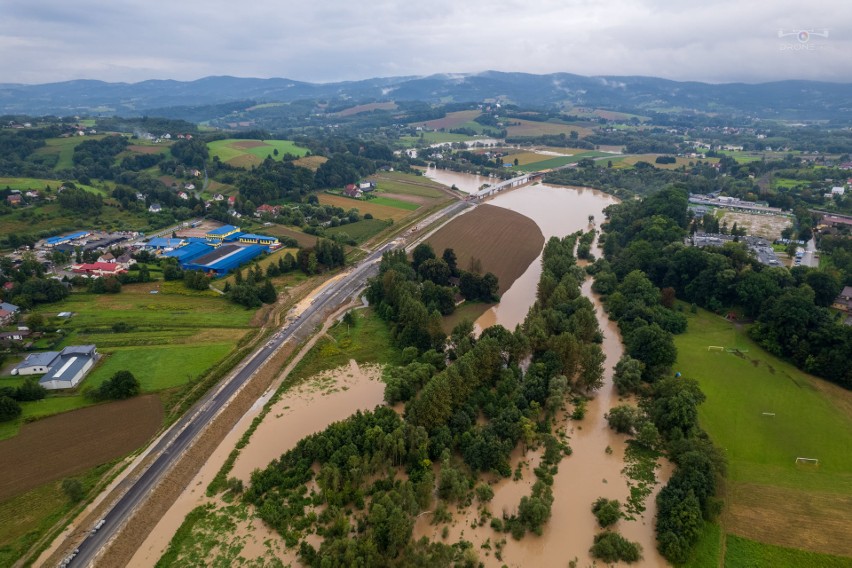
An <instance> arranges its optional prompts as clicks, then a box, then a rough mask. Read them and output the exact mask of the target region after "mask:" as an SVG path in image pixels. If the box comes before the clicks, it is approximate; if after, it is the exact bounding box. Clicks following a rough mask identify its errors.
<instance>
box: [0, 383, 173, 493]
mask: <svg viewBox="0 0 852 568" xmlns="http://www.w3.org/2000/svg"><path fill="white" fill-rule="evenodd" d="M162 423H163V406H162V404H161V403H160V399H159V397H157V396H156V395H147V396H140V397H136V398H132V399H129V400H122V401H118V402H110V403H107V404H99V405H97V406H90V407H88V408H82V409H80V410H75V411H73V412H66V413H64V414H60V415H57V416H51V417H48V418H44V419H42V420H38V421H36V422H32V423H30V424H25V425H24V426H23V427H22V428H21V432H20V433H19V434H18V435H17V436H15V437H14V438H10V439H8V440H3V441H0V456H3V459H2V460H0V500H3V499H7V498H9V497H12V496H14V495H19V494H21V493H23V492H25V491H28V490H30V489H33V488H35V487H38V486H40V485H43V484H45V483H50V482H51V481H56V480H58V479H62V478H64V477H70V476H73V475H77V474H79V473H82V472H84V471H86V470H88V469H90V468H92V467H95V466H97V465H100V464H102V463H106V462H109V461H111V460H114V459H115V458H118V457H121V456H124V455H126V454H128V453H130V452H132V451H133V450H135V449H137V448H139V447H140V446H142V445H144V444H145V443H146V442H147V441H148V440H149V439H150V438H151V437H152V436H153V435H154V434H156V433H157V430H159V428H160V426H161V425H162Z"/></svg>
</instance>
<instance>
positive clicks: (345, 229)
mask: <svg viewBox="0 0 852 568" xmlns="http://www.w3.org/2000/svg"><path fill="white" fill-rule="evenodd" d="M389 226H390V225H389V224H388V222H387V221H385V220H383V219H362V220H360V221H356V222H355V223H349V224H348V225H340V226H339V227H329V228H327V229H326V230H325V233H326V234H327V235H337V234H340V233H346V234H347V235H349V236H350V237H352V238H353V239H355V242H357V243H359V244H360V243H363V242H364V241H366V240H368V239H370V238H372V237H374V236H375V235H377V234H379V233H380V232H382V231H383V230H385V229H386V228H388V227H389Z"/></svg>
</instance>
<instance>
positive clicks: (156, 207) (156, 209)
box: [148, 203, 163, 213]
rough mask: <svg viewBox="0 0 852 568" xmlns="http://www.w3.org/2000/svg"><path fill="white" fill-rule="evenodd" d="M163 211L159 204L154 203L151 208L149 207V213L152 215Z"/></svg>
mask: <svg viewBox="0 0 852 568" xmlns="http://www.w3.org/2000/svg"><path fill="white" fill-rule="evenodd" d="M162 210H163V208H162V207H160V204H159V203H152V204H151V205H150V206H148V211H149V212H150V213H159V212H160V211H162Z"/></svg>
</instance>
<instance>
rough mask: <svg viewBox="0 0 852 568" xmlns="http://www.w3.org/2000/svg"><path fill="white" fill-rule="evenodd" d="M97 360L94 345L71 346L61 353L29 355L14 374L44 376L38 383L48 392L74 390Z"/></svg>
mask: <svg viewBox="0 0 852 568" xmlns="http://www.w3.org/2000/svg"><path fill="white" fill-rule="evenodd" d="M97 360H98V352H97V350H96V349H95V346H94V345H70V346H68V347H66V348H65V349H63V350H62V351H59V352H57V351H46V352H44V353H33V354H31V355H28V356H27V358H26V359H24V360H23V361H21V362H20V363H19V364H18V365H17V366H16V367H15V368H14V369H12V374H13V375H44V376H43V377H42V378H41V379H39V381H38V382H39V384H40V385H41V386H43V387H44V388H46V389H47V390H59V389H72V388H74V387H76V386H77V385H79V384H80V382H81V381H82V380H83V379H84V378H85V377H86V374H87V373H88V372H89V370H90V369H91V368H92V367H93V366H94V364H95V362H96V361H97Z"/></svg>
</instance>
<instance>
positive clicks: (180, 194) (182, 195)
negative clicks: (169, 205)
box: [178, 191, 189, 201]
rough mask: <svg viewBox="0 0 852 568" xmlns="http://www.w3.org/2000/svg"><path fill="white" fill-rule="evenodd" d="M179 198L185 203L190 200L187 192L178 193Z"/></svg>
mask: <svg viewBox="0 0 852 568" xmlns="http://www.w3.org/2000/svg"><path fill="white" fill-rule="evenodd" d="M178 197H180V198H181V199H183V200H184V201H186V200H187V199H189V194H188V193H187V192H185V191H179V192H178Z"/></svg>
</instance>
